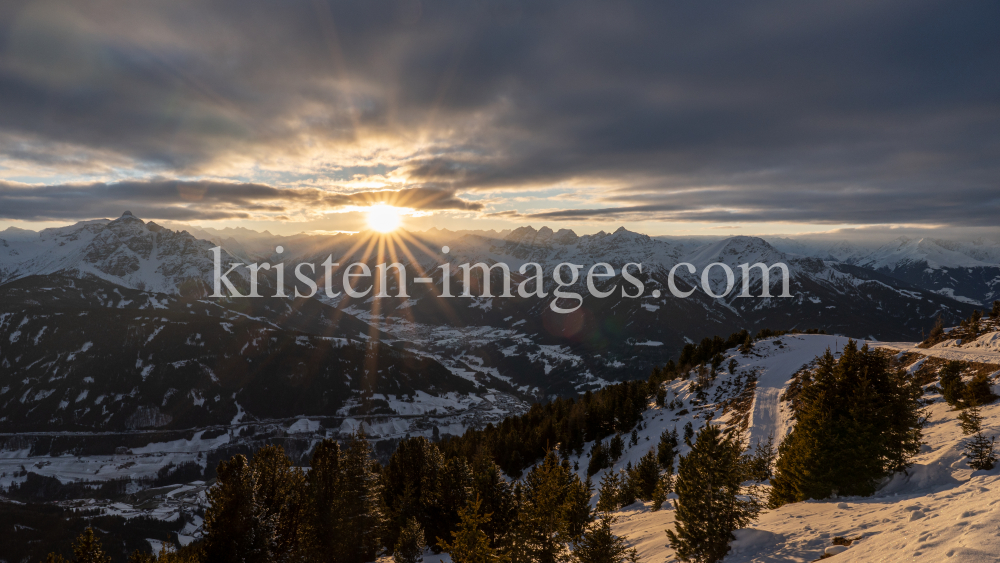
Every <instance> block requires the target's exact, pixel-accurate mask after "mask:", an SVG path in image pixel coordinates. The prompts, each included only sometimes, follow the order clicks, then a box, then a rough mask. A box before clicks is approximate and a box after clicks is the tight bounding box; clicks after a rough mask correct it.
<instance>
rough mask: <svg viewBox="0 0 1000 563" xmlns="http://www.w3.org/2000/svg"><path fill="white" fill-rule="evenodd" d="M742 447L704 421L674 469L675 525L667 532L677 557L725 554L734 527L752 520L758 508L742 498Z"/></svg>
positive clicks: (705, 562)
mask: <svg viewBox="0 0 1000 563" xmlns="http://www.w3.org/2000/svg"><path fill="white" fill-rule="evenodd" d="M741 453H742V447H741V446H740V444H739V443H738V442H737V441H736V440H734V439H732V438H730V437H727V436H725V435H724V434H723V433H722V430H721V429H720V428H719V427H718V426H716V425H711V424H708V425H705V426H704V427H703V428H702V429H701V431H700V432H699V433H698V438H697V441H696V442H695V443H694V445H693V446H692V448H691V451H690V452H689V453H688V455H686V456H683V457H681V462H680V468H679V469H678V470H677V479H676V482H675V489H676V492H677V496H678V499H677V510H676V519H677V520H676V523H675V529H674V530H667V538H668V540H669V542H670V546H671V547H672V548H673V549H674V550H675V551H676V552H677V557H678V559H680V560H681V561H693V562H697V563H711V562H714V561H718V560H720V559H722V558H723V557H725V555H726V553H728V552H729V542H730V541H732V540H733V539H734V536H733V530H736V529H739V528H742V527H744V526H746V525H748V524H749V523H751V522H753V521H754V520H755V519H756V517H757V514H758V513H759V512H760V508H759V505H758V504H757V503H756V502H755V501H754V500H742V499H740V494H741V492H742V489H741V486H740V484H741V483H742V482H743V477H744V475H743V471H742V467H741V462H740V456H741Z"/></svg>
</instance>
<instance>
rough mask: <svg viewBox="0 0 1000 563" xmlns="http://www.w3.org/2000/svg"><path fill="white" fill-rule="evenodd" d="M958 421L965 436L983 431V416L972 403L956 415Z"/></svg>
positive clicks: (976, 405) (977, 406)
mask: <svg viewBox="0 0 1000 563" xmlns="http://www.w3.org/2000/svg"><path fill="white" fill-rule="evenodd" d="M958 420H959V422H960V423H961V426H962V433H963V434H965V435H966V436H968V435H970V434H976V433H977V432H980V431H981V430H982V429H983V415H982V413H981V412H980V410H979V405H978V404H975V403H973V404H972V406H970V407H968V408H966V409H965V410H963V411H962V412H960V413H959V414H958Z"/></svg>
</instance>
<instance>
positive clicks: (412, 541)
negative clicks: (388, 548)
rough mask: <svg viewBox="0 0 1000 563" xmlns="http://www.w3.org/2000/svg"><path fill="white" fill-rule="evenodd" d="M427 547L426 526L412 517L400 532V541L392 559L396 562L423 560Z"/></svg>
mask: <svg viewBox="0 0 1000 563" xmlns="http://www.w3.org/2000/svg"><path fill="white" fill-rule="evenodd" d="M425 547H427V542H426V541H425V540H424V528H423V527H422V526H421V525H420V522H417V519H416V518H410V520H409V521H407V523H406V526H404V527H403V529H402V531H401V532H400V534H399V541H397V542H396V548H395V549H394V550H393V552H392V560H393V561H394V562H395V563H417V562H418V561H423V560H424V558H423V554H424V548H425Z"/></svg>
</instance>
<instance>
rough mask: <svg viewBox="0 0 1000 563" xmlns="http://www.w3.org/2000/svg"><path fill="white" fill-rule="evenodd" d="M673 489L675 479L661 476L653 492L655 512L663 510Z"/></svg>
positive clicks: (653, 509)
mask: <svg viewBox="0 0 1000 563" xmlns="http://www.w3.org/2000/svg"><path fill="white" fill-rule="evenodd" d="M672 489H673V478H672V477H671V476H670V475H661V476H660V479H659V481H657V483H656V489H654V490H653V507H652V509H651V510H652V511H653V512H657V511H658V510H660V509H661V508H663V503H665V502H667V495H668V494H670V491H671V490H672Z"/></svg>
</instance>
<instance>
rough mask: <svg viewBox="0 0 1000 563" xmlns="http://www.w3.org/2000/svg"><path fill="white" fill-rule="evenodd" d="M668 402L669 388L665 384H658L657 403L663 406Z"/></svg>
mask: <svg viewBox="0 0 1000 563" xmlns="http://www.w3.org/2000/svg"><path fill="white" fill-rule="evenodd" d="M666 402H667V388H666V387H664V386H663V385H659V384H657V387H656V404H657V405H659V406H661V407H662V406H663V405H664V404H665V403H666Z"/></svg>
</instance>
